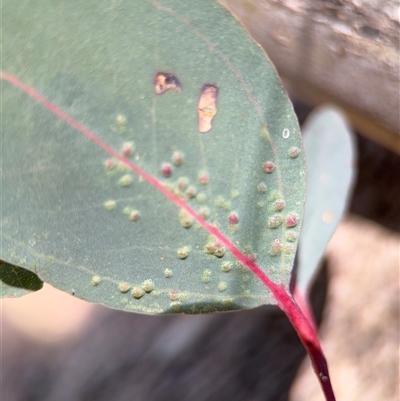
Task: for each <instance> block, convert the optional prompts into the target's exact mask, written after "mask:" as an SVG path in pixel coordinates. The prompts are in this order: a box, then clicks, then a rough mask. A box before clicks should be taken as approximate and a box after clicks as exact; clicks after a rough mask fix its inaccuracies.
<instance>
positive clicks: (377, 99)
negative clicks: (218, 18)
mask: <svg viewBox="0 0 400 401" xmlns="http://www.w3.org/2000/svg"><path fill="white" fill-rule="evenodd" d="M220 2H221V3H222V4H224V5H225V6H226V7H227V8H229V9H230V10H231V11H232V13H234V14H235V15H236V16H237V17H238V18H239V20H240V21H241V22H242V23H243V25H244V26H245V27H246V28H247V29H248V31H249V32H250V34H251V35H252V36H253V37H254V39H255V40H256V41H257V42H259V43H260V44H261V45H262V46H263V48H264V49H265V50H266V52H267V53H268V55H269V57H270V58H271V60H272V62H273V63H274V64H275V65H276V67H277V69H278V72H279V73H280V75H281V77H282V78H283V80H284V81H285V83H286V85H287V89H288V90H289V92H290V93H292V94H293V95H294V96H295V97H298V98H300V99H303V100H305V101H308V102H310V103H311V104H313V105H318V104H321V103H325V102H334V103H336V104H338V105H339V106H341V107H342V108H343V109H344V111H345V112H346V113H347V114H348V116H349V118H350V121H351V122H352V123H353V126H354V127H355V129H357V130H359V131H360V133H363V134H365V135H366V136H368V137H370V138H371V139H373V140H375V141H377V142H379V143H381V144H382V145H384V146H386V147H387V148H389V149H391V150H393V151H395V152H397V153H400V146H399V139H400V133H399V131H400V129H399V127H400V111H399V110H400V104H399V85H400V84H399V67H400V63H399V60H400V51H399V32H400V21H399V5H398V1H397V0H220Z"/></svg>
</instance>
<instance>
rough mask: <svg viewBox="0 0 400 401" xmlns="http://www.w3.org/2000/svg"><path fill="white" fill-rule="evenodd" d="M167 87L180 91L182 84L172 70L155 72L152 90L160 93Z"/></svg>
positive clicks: (167, 88)
mask: <svg viewBox="0 0 400 401" xmlns="http://www.w3.org/2000/svg"><path fill="white" fill-rule="evenodd" d="M169 89H172V90H173V91H174V92H180V91H181V89H182V85H181V83H180V82H179V80H178V78H177V77H176V76H175V75H174V74H173V73H172V72H157V74H156V75H155V77H154V91H155V92H156V94H157V95H161V94H163V93H164V92H166V91H167V90H169Z"/></svg>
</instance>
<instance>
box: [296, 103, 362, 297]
mask: <svg viewBox="0 0 400 401" xmlns="http://www.w3.org/2000/svg"><path fill="white" fill-rule="evenodd" d="M303 134H304V150H305V153H306V156H307V176H308V177H307V201H306V208H305V212H304V224H303V230H302V234H301V241H300V245H299V266H298V272H297V286H298V289H299V290H300V291H301V292H302V293H303V294H306V292H307V291H308V289H309V287H310V284H311V283H312V279H313V277H314V276H315V274H316V272H317V270H318V267H319V265H320V262H321V260H322V258H323V256H324V253H325V248H326V246H327V244H328V242H329V240H330V238H331V237H332V234H333V233H334V231H335V229H336V227H337V225H338V224H339V222H340V220H341V219H342V216H343V214H344V213H345V211H346V209H347V205H348V201H349V199H350V195H351V188H352V186H353V183H354V179H355V159H356V150H355V144H354V138H353V133H352V131H351V129H350V128H349V126H348V124H347V122H346V119H345V117H344V116H343V114H342V113H341V112H340V110H339V109H337V108H336V107H334V106H323V107H320V108H318V109H316V110H315V111H314V112H313V113H312V114H311V115H310V116H309V117H308V119H307V121H306V123H305V124H304V126H303Z"/></svg>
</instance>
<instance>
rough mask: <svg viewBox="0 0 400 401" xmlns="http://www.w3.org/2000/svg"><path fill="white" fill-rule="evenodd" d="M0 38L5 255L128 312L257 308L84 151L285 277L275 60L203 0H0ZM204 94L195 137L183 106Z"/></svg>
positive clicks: (224, 258) (293, 147) (228, 269)
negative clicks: (185, 207) (186, 208)
mask: <svg viewBox="0 0 400 401" xmlns="http://www.w3.org/2000/svg"><path fill="white" fill-rule="evenodd" d="M2 32H3V69H4V72H3V75H2V77H3V110H2V112H3V147H4V149H6V151H3V154H2V165H3V170H2V177H1V178H2V182H3V189H2V191H3V219H2V222H1V224H2V226H1V235H2V241H3V255H2V258H3V259H4V260H6V261H8V262H10V263H13V264H16V265H19V266H22V267H24V268H26V269H30V270H34V271H35V272H37V274H38V275H39V277H40V278H41V279H43V280H44V281H47V282H49V283H51V284H52V285H54V286H55V287H58V288H60V289H63V290H65V291H67V292H69V293H72V294H75V295H76V296H79V297H81V298H84V299H87V300H89V301H92V302H98V303H102V304H105V305H107V306H110V307H113V308H117V309H123V310H127V311H136V312H143V313H167V312H187V313H200V312H208V311H215V310H231V309H239V308H247V307H253V306H257V305H260V304H265V303H271V302H274V301H273V300H272V299H271V295H270V294H269V293H268V291H267V290H266V289H265V287H264V286H263V285H262V284H261V283H260V282H259V281H258V280H257V279H256V278H255V277H253V275H252V274H251V273H250V272H249V271H247V270H246V268H244V267H243V266H242V265H241V264H240V263H238V262H237V260H236V259H235V257H234V256H233V255H232V254H230V253H228V252H226V253H225V255H223V254H222V253H223V252H222V250H221V249H220V250H219V251H220V253H219V256H220V257H218V256H216V255H214V254H210V252H211V251H212V242H213V240H212V239H210V235H209V233H208V232H207V231H205V230H204V229H203V228H201V227H200V226H198V225H197V224H194V223H193V224H191V222H190V219H187V217H186V216H184V215H182V214H181V215H180V210H179V208H178V207H177V205H176V204H174V203H173V202H171V201H170V200H168V199H167V198H166V197H165V196H164V195H163V194H162V193H161V192H160V191H158V190H157V189H155V188H154V186H152V185H149V183H148V182H146V180H144V179H142V178H143V177H141V176H137V175H135V174H134V173H133V172H132V171H130V170H129V169H128V168H126V166H124V165H123V163H122V164H121V163H120V162H118V160H115V158H114V159H113V158H110V155H109V154H107V152H105V151H104V149H102V148H100V147H99V146H97V145H98V144H99V140H101V141H103V142H104V143H106V144H108V146H110V147H111V148H113V149H116V150H117V151H118V152H120V153H121V154H125V156H126V158H129V159H130V161H131V162H133V163H135V164H136V165H137V166H138V167H140V168H141V169H143V170H144V171H146V173H147V174H150V175H151V176H152V177H155V179H156V180H157V182H158V183H161V184H162V185H165V186H167V187H168V188H169V189H170V191H171V192H172V193H174V194H175V195H176V196H178V197H180V198H181V199H182V200H183V201H185V202H187V203H188V204H189V205H190V206H191V207H192V208H193V209H194V210H196V211H197V212H198V214H199V215H201V216H203V218H204V219H208V221H209V222H210V223H211V224H214V225H215V226H216V227H218V229H219V230H220V232H221V233H222V234H223V235H225V236H226V237H228V238H229V239H230V240H231V241H232V242H233V243H234V244H235V245H236V246H237V247H238V248H239V249H240V250H241V251H242V252H243V253H244V254H247V255H254V257H256V258H257V263H258V264H259V265H260V266H261V267H262V268H263V269H265V271H266V272H267V273H268V275H270V276H271V278H272V279H274V280H275V281H276V282H278V283H282V284H283V285H285V286H286V287H287V286H288V281H289V278H290V272H291V268H292V264H293V258H294V254H295V251H296V243H297V235H298V232H299V229H300V225H301V220H302V208H303V202H304V197H305V162H304V157H303V154H302V153H301V152H300V150H301V148H302V145H301V137H300V133H299V128H298V124H297V120H296V117H295V115H294V113H293V110H292V106H291V104H290V102H289V101H288V99H287V96H286V94H285V93H284V90H283V88H282V86H281V83H280V81H279V79H278V77H277V74H276V71H275V69H274V67H273V66H272V65H271V64H270V62H269V61H268V59H267V58H266V57H265V54H264V53H263V52H262V50H261V49H260V47H259V46H258V45H257V44H256V43H255V42H253V41H252V39H250V37H249V36H248V35H247V33H246V32H245V31H244V30H243V29H242V27H241V25H240V24H239V23H238V22H237V21H236V20H235V19H234V18H233V17H232V16H231V15H230V14H229V12H228V11H226V10H225V9H224V8H222V7H221V6H220V5H219V4H217V3H215V2H213V1H208V0H201V1H200V0H198V1H190V2H183V1H172V0H162V1H152V0H149V1H144V0H136V1H134V0H119V1H115V2H110V1H104V0H100V1H99V0H96V1H94V0H86V1H78V0H68V1H67V0H64V1H51V0H35V1H33V0H27V1H24V2H18V1H14V0H4V1H3V27H2ZM157 73H162V74H161V75H158V78H159V79H156V78H157ZM163 80H164V81H165V82H164V84H166V86H165V85H164V87H163V88H161V86H160V85H161V84H163ZM24 84H26V85H29V87H26V86H24ZM155 84H157V85H158V86H157V87H155ZM205 84H209V85H208V86H204V85H205ZM167 87H170V88H169V90H167V91H166V92H165V93H163V94H156V93H155V89H156V90H157V91H158V92H161V91H162V90H163V89H166V88H167ZM215 87H218V89H219V93H218V99H217V101H216V108H217V113H216V115H215V116H214V118H213V120H212V128H211V129H210V130H209V131H208V132H207V133H199V126H198V112H199V110H198V109H199V107H200V108H203V109H204V110H203V111H204V112H205V113H206V114H207V112H209V113H210V114H212V113H213V111H215V110H211V109H212V108H213V105H212V104H211V105H207V104H206V105H205V106H199V99H200V98H201V96H200V94H201V91H202V89H203V94H204V89H207V88H214V89H215ZM33 88H35V89H33ZM21 89H22V90H21ZM167 89H168V88H167ZM39 93H40V94H41V95H39ZM40 96H43V97H44V98H45V99H47V100H48V101H49V102H51V103H48V102H47V100H45V99H43V98H41V97H40ZM201 99H203V100H207V96H203V98H201ZM38 102H39V103H38ZM40 102H41V104H40ZM46 102H47V103H46ZM211 103H212V102H211ZM210 106H211V107H210ZM214 109H215V108H214ZM63 113H64V114H63ZM203 114H204V113H203ZM60 117H61V118H60ZM79 124H80V125H79ZM84 127H86V128H84ZM89 130H90V133H91V135H92V134H95V135H96V138H99V140H97V139H94V140H95V141H97V145H96V143H94V142H91V141H90V140H89V139H88V138H87V137H86V136H84V135H82V133H84V132H86V133H87V132H88V131H89ZM201 130H203V129H200V131H201ZM92 139H93V137H92ZM299 152H300V153H299ZM267 162H268V163H267ZM265 163H267V164H265ZM266 169H267V170H268V171H269V170H270V171H271V172H270V173H267V172H266ZM272 170H273V171H272ZM170 173H171V174H170ZM235 216H236V217H235ZM237 219H238V221H237V222H236V220H237ZM187 220H189V222H187ZM287 221H289V224H286V223H287ZM182 225H184V226H185V225H186V226H187V227H188V228H184V227H183V226H182ZM189 226H190V227H189ZM210 242H211V243H210ZM207 251H208V253H207ZM185 253H187V255H188V256H187V257H186V258H183V256H185ZM217 253H218V252H217ZM135 296H136V297H137V298H135Z"/></svg>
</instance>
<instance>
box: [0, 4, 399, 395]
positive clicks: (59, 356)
mask: <svg viewBox="0 0 400 401" xmlns="http://www.w3.org/2000/svg"><path fill="white" fill-rule="evenodd" d="M223 3H224V4H225V5H227V6H228V7H229V8H230V9H231V10H232V11H233V12H234V13H235V15H237V16H238V18H239V19H240V20H241V21H242V22H243V23H244V25H245V26H246V28H247V29H248V30H249V32H250V33H251V34H252V35H253V37H254V38H255V39H256V40H257V41H258V42H259V43H260V44H261V45H262V46H263V47H264V48H265V50H266V52H267V53H268V55H269V57H270V58H271V60H272V62H273V63H274V64H275V65H276V67H277V69H278V72H279V74H280V75H281V77H282V79H283V82H284V85H285V87H286V89H287V90H288V93H289V95H290V97H291V99H292V101H293V103H294V107H295V110H296V113H297V115H298V118H299V121H300V123H303V122H304V120H305V119H306V117H307V115H308V114H309V113H310V111H311V110H313V109H314V108H315V107H317V106H318V105H320V104H324V103H326V102H330V103H335V104H336V105H338V106H339V107H340V108H341V109H342V110H343V111H344V113H345V115H346V116H347V117H348V119H349V121H350V124H351V125H352V127H353V129H354V130H355V132H356V143H357V148H358V155H359V158H358V165H357V168H358V178H357V182H356V185H355V188H354V192H353V195H352V198H351V203H350V211H349V214H348V216H346V218H345V219H344V221H343V222H342V223H341V225H340V226H339V228H338V230H337V231H336V232H335V234H334V236H333V238H332V240H331V241H330V243H329V246H328V249H327V253H326V259H325V262H324V266H323V268H322V269H321V271H320V273H319V275H318V277H317V279H316V281H315V283H314V286H313V291H312V304H313V308H314V311H315V313H316V317H317V321H318V324H319V325H320V335H321V339H322V343H323V347H324V349H325V352H326V356H327V358H328V361H329V364H330V369H331V374H332V381H333V386H334V388H335V391H336V394H337V399H338V400H342V401H353V400H354V401H355V400H361V399H362V400H363V401H376V400H387V401H392V400H393V401H395V400H396V401H397V400H398V399H399V392H398V379H399V363H398V357H399V245H400V235H399V232H400V180H399V177H400V157H399V154H400V143H399V135H400V133H399V131H400V130H399V120H400V110H399V26H400V21H399V9H400V8H399V2H398V1H394V0H348V1H341V0H328V1H326V0H325V1H303V2H301V1H295V0H258V1H257V0H253V1H250V0H249V1H246V0H230V1H228V0H224V1H223ZM0 334H1V347H2V350H1V374H0V376H1V377H0V379H1V388H2V393H1V395H2V400H4V401H36V400H37V401H39V400H40V401H64V400H65V401H67V400H71V401H81V400H82V401H103V400H104V401H105V400H113V401H114V400H115V401H128V400H135V401H136V400H138V401H141V400H146V401H162V400H171V401H175V400H176V401H181V400H182V401H183V400H193V401H203V400H210V401H214V400H215V401H218V400H221V401H224V400H230V401H236V400H237V401H242V400H249V401H261V400H268V401H269V400H271V401H284V400H291V401H314V400H315V401H317V400H318V401H319V400H323V396H322V394H321V391H320V389H319V385H318V382H317V380H316V378H315V376H314V375H313V373H312V371H311V368H310V366H309V363H308V361H307V358H306V357H305V351H304V349H303V347H302V345H301V344H300V342H299V340H298V338H297V335H296V333H295V332H294V331H293V329H292V328H291V325H290V324H289V322H288V321H287V319H286V317H285V316H284V315H283V313H281V312H280V310H278V309H277V308H273V307H268V308H267V307H265V308H257V309H254V310H249V311H241V312H234V313H224V314H212V315H201V316H158V317H152V316H145V315H139V314H129V313H124V312H119V311H114V310H110V309H107V308H104V307H101V306H98V305H91V304H89V303H87V302H83V301H80V300H78V299H75V298H73V297H72V296H70V295H68V294H65V293H61V292H59V291H58V290H55V289H53V288H52V287H51V286H49V285H45V287H44V289H43V290H41V291H39V292H37V293H33V294H30V295H27V296H25V297H22V298H20V299H5V300H3V301H2V302H1V332H0Z"/></svg>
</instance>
